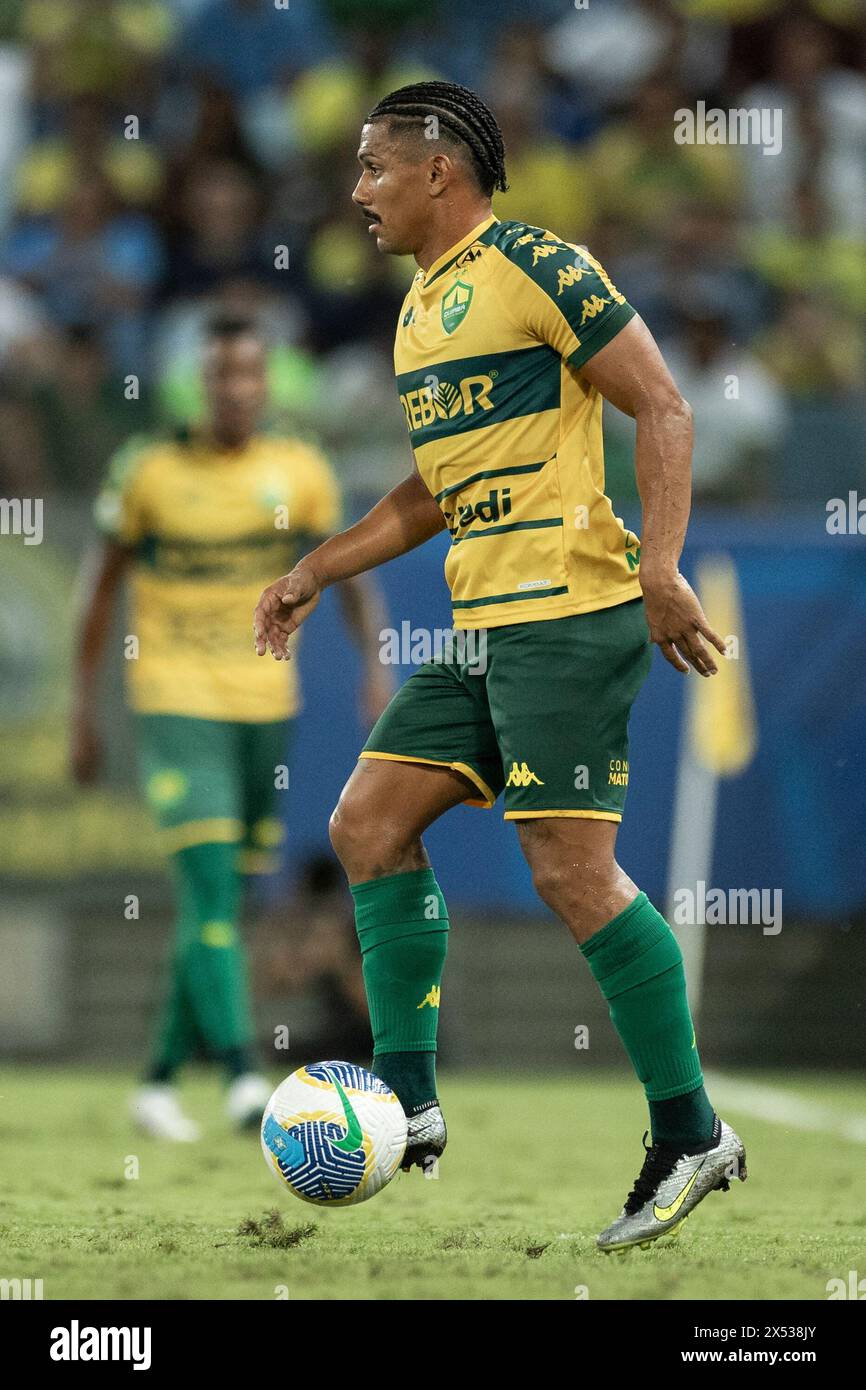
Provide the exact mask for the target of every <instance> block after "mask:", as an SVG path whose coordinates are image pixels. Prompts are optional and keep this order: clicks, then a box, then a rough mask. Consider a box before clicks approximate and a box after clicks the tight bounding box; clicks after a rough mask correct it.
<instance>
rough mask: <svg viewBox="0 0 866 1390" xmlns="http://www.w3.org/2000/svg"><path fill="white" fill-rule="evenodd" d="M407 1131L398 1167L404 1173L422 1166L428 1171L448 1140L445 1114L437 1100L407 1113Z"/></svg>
mask: <svg viewBox="0 0 866 1390" xmlns="http://www.w3.org/2000/svg"><path fill="white" fill-rule="evenodd" d="M406 1118H407V1120H408V1125H409V1132H408V1137H407V1139H406V1152H405V1153H404V1155H403V1162H402V1163H401V1164H400V1167H401V1168H402V1169H403V1172H404V1173H408V1171H409V1169H410V1168H414V1167H418V1168H423V1170H424V1172H425V1174H427V1173H429V1172H430V1171H431V1169H432V1167H433V1165H434V1164H435V1162H436V1160H437V1159H438V1158H439V1155H440V1154H441V1153H442V1151H443V1149H444V1148H445V1145H446V1144H447V1142H448V1130H447V1129H446V1128H445V1116H444V1115H443V1114H442V1111H441V1110H440V1108H439V1102H438V1100H432V1101H429V1102H428V1103H427V1105H425V1106H423V1107H422V1108H421V1109H419V1110H417V1111H415V1112H414V1113H413V1114H411V1115H407V1117H406Z"/></svg>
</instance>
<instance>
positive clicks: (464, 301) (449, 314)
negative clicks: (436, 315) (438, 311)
mask: <svg viewBox="0 0 866 1390" xmlns="http://www.w3.org/2000/svg"><path fill="white" fill-rule="evenodd" d="M471 303H472V286H471V285H467V284H464V282H463V281H462V280H455V282H454V284H453V285H452V286H451V288H450V290H448V292H447V293H446V294H443V296H442V327H443V328H444V329H445V332H446V333H453V332H454V330H455V328H457V327H458V326H459V325H460V324H461V323H462V322H463V320H464V319H465V317H466V315H467V314H468V312H469V305H470V304H471Z"/></svg>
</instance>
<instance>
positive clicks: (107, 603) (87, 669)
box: [70, 538, 130, 785]
mask: <svg viewBox="0 0 866 1390" xmlns="http://www.w3.org/2000/svg"><path fill="white" fill-rule="evenodd" d="M129 556H130V552H129V550H128V549H127V547H126V546H123V545H121V544H120V543H119V542H118V541H116V540H112V539H108V538H107V539H105V540H103V541H101V542H100V543H99V544H98V545H96V546H94V548H93V549H92V550H91V551H90V552H89V553H88V554H87V555H86V557H85V559H84V563H83V565H82V569H81V576H80V580H79V583H80V585H81V588H82V602H81V616H80V619H79V625H78V640H77V643H76V649H75V669H74V685H73V695H72V710H71V728H70V761H71V765H72V775H73V777H74V778H75V780H76V782H79V783H81V784H82V785H84V784H86V783H88V782H92V781H93V780H94V778H95V777H96V776H97V773H98V772H99V765H100V761H101V756H102V748H101V740H100V737H99V724H98V718H97V708H98V696H99V673H100V669H101V666H102V657H103V654H104V652H105V644H106V642H107V640H108V634H109V632H110V631H111V623H112V619H113V617H114V610H115V605H116V602H117V596H118V593H119V591H120V586H121V584H122V582H123V577H124V574H125V572H126V568H127V565H128V564H129Z"/></svg>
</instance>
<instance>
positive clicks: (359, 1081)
mask: <svg viewBox="0 0 866 1390" xmlns="http://www.w3.org/2000/svg"><path fill="white" fill-rule="evenodd" d="M405 1149H406V1116H405V1114H404V1111H403V1107H402V1105H401V1104H400V1102H399V1100H398V1099H397V1097H396V1096H395V1094H394V1092H393V1091H392V1090H391V1089H390V1087H388V1086H386V1085H385V1082H384V1081H380V1080H379V1078H378V1076H374V1075H373V1073H372V1072H370V1071H365V1069H364V1068H363V1067H356V1066H354V1065H353V1064H352V1063H351V1062H313V1063H312V1064H311V1065H310V1066H306V1067H299V1069H298V1070H297V1071H294V1072H292V1074H291V1076H287V1077H286V1079H285V1081H281V1082H280V1084H279V1086H278V1087H277V1089H276V1090H275V1091H274V1094H273V1095H272V1096H271V1098H270V1100H269V1101H268V1103H267V1106H266V1107H265V1113H264V1117H263V1119H262V1151H263V1152H264V1155H265V1162H266V1163H267V1165H268V1167H269V1168H270V1170H271V1172H272V1173H273V1174H274V1175H275V1177H276V1178H277V1181H278V1182H279V1183H281V1185H282V1186H283V1187H287V1188H288V1189H289V1191H290V1192H294V1194H295V1196H296V1197H300V1198H301V1200H302V1201H304V1202H314V1203H316V1204H317V1205H320V1206H330V1207H341V1206H342V1207H348V1206H353V1205H354V1204H355V1203H356V1202H366V1200H367V1198H368V1197H375V1195H376V1193H377V1192H381V1190H382V1188H383V1187H385V1186H387V1184H388V1183H389V1182H390V1181H391V1179H392V1178H393V1176H394V1174H395V1173H396V1171H397V1169H398V1168H399V1167H400V1163H401V1160H402V1158H403V1154H404V1152H405Z"/></svg>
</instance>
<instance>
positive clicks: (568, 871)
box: [532, 856, 576, 912]
mask: <svg viewBox="0 0 866 1390" xmlns="http://www.w3.org/2000/svg"><path fill="white" fill-rule="evenodd" d="M574 880H575V870H574V868H573V866H571V865H568V864H566V863H565V862H564V861H562V860H559V859H554V858H548V857H546V856H543V857H541V858H539V859H537V860H536V861H534V862H533V864H532V885H533V887H534V889H535V891H536V893H537V894H538V896H539V897H540V898H541V901H542V902H543V903H546V904H547V906H548V907H549V908H551V909H552V910H553V911H554V912H561V911H562V909H563V908H564V907H565V906H566V904H567V902H568V900H569V898H570V897H571V896H572V895H573V894H574V892H575V888H576V884H575V881H574Z"/></svg>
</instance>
